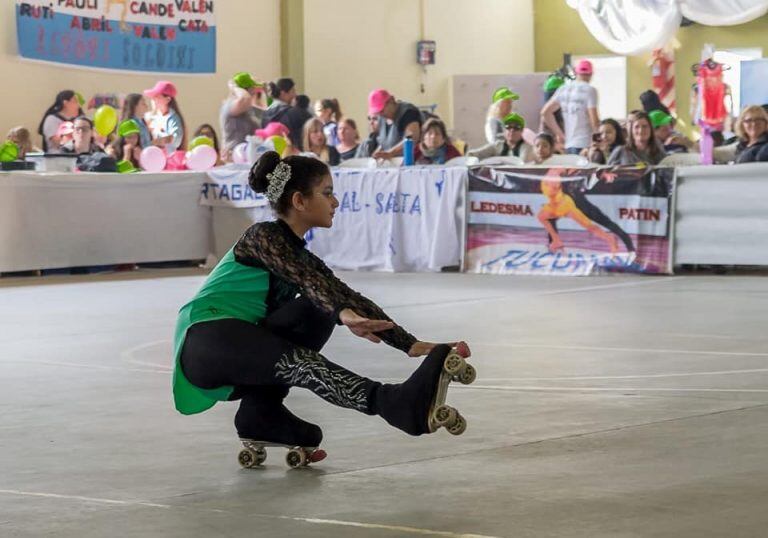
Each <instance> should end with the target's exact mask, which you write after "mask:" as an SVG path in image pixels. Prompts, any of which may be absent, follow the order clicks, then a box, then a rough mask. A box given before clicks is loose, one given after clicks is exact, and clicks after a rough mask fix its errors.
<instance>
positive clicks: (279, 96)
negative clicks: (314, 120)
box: [261, 78, 306, 148]
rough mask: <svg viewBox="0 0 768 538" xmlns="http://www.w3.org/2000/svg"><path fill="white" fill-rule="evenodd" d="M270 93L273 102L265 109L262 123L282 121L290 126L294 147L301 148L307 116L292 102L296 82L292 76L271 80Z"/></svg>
mask: <svg viewBox="0 0 768 538" xmlns="http://www.w3.org/2000/svg"><path fill="white" fill-rule="evenodd" d="M269 95H270V97H271V98H272V104H271V105H269V108H267V110H266V111H264V116H263V117H262V119H261V123H262V125H269V124H270V123H272V122H279V123H282V124H283V125H285V126H286V127H288V131H289V133H290V134H289V138H290V140H291V143H292V144H293V145H294V147H297V148H301V138H302V129H303V128H304V125H305V123H306V122H305V120H304V118H305V116H304V114H303V113H302V111H301V110H300V109H298V108H295V107H293V106H291V104H290V103H292V102H293V100H294V98H295V97H296V84H295V83H294V82H293V80H292V79H290V78H281V79H279V80H278V81H277V82H270V83H269Z"/></svg>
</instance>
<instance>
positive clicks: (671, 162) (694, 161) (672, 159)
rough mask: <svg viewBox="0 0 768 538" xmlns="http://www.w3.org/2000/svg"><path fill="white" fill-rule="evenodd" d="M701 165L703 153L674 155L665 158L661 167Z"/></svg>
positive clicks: (660, 164)
mask: <svg viewBox="0 0 768 538" xmlns="http://www.w3.org/2000/svg"><path fill="white" fill-rule="evenodd" d="M699 164H701V153H673V154H672V155H667V156H666V157H664V158H663V159H662V160H661V162H660V163H659V166H696V165H699Z"/></svg>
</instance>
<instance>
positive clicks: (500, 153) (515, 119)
mask: <svg viewBox="0 0 768 538" xmlns="http://www.w3.org/2000/svg"><path fill="white" fill-rule="evenodd" d="M503 123H504V139H503V140H497V141H496V142H494V143H493V144H487V145H485V146H483V147H481V148H478V149H475V150H471V151H469V152H468V153H467V154H468V155H470V156H472V157H477V158H478V159H480V160H483V159H488V158H490V157H509V156H513V157H519V158H520V159H522V161H523V162H526V163H527V162H531V161H533V160H534V154H533V148H532V147H531V145H530V144H528V143H526V142H525V140H523V129H525V119H523V117H522V116H521V115H520V114H517V113H515V112H513V113H512V114H507V116H506V117H505V118H504V122H503Z"/></svg>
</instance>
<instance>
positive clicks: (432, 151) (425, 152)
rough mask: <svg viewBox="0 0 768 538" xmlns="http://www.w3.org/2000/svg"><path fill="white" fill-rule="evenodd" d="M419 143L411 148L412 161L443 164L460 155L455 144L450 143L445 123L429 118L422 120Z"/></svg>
mask: <svg viewBox="0 0 768 538" xmlns="http://www.w3.org/2000/svg"><path fill="white" fill-rule="evenodd" d="M421 133H422V134H421V143H420V144H418V145H417V146H416V147H415V148H414V150H413V161H414V162H415V163H416V164H445V163H446V162H447V161H450V160H451V159H453V158H454V157H461V153H460V152H459V150H457V149H456V146H454V145H453V144H451V140H450V139H449V138H448V132H447V131H446V129H445V124H444V123H443V122H442V121H441V120H439V119H437V118H431V119H428V120H427V121H426V122H424V125H423V126H422V128H421Z"/></svg>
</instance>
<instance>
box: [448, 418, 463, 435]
mask: <svg viewBox="0 0 768 538" xmlns="http://www.w3.org/2000/svg"><path fill="white" fill-rule="evenodd" d="M445 429H446V430H448V433H450V434H451V435H461V434H462V433H464V432H465V431H466V430H467V420H466V419H465V418H464V417H462V416H461V415H458V414H457V416H456V422H454V423H453V425H451V426H447V427H446V428H445Z"/></svg>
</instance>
